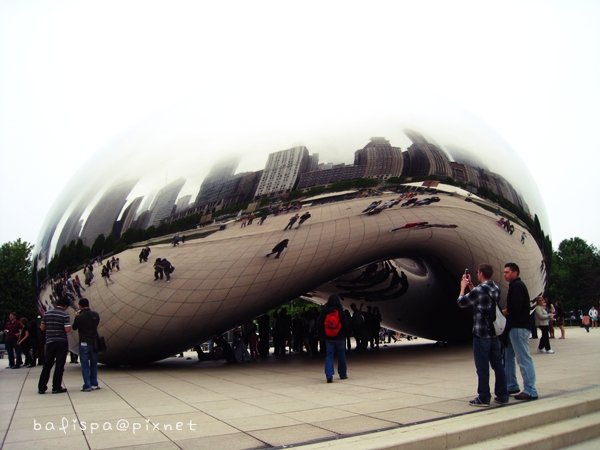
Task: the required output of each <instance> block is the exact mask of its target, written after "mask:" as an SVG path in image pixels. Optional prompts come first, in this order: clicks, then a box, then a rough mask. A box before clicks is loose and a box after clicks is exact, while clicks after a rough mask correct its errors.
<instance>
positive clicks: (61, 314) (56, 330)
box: [42, 308, 71, 344]
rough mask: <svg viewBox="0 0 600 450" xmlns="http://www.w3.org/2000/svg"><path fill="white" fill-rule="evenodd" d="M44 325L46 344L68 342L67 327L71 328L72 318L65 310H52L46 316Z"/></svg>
mask: <svg viewBox="0 0 600 450" xmlns="http://www.w3.org/2000/svg"><path fill="white" fill-rule="evenodd" d="M42 323H43V324H44V326H45V327H46V344H50V343H51V342H67V332H66V331H65V327H70V326H71V318H70V317H69V314H68V313H67V312H66V311H65V310H63V309H61V308H55V309H51V310H50V311H48V312H46V314H44V320H43V321H42Z"/></svg>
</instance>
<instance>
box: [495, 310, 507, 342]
mask: <svg viewBox="0 0 600 450" xmlns="http://www.w3.org/2000/svg"><path fill="white" fill-rule="evenodd" d="M505 328H506V317H504V314H502V311H500V308H499V307H498V303H496V318H495V319H494V331H495V332H496V336H500V335H502V333H504V329H505Z"/></svg>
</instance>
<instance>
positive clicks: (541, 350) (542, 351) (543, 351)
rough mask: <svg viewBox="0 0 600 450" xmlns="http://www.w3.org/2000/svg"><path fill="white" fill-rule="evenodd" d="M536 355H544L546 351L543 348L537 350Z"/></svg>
mask: <svg viewBox="0 0 600 450" xmlns="http://www.w3.org/2000/svg"><path fill="white" fill-rule="evenodd" d="M538 353H546V349H545V348H538Z"/></svg>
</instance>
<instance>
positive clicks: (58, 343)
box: [38, 297, 71, 394]
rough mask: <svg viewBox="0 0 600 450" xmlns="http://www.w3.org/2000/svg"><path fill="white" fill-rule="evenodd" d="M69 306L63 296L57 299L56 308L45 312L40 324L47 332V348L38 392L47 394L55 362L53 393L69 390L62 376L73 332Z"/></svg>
mask: <svg viewBox="0 0 600 450" xmlns="http://www.w3.org/2000/svg"><path fill="white" fill-rule="evenodd" d="M68 307H69V302H68V300H67V299H65V298H62V297H61V298H59V299H58V300H57V301H56V308H54V309H51V310H50V311H47V312H46V314H44V319H43V320H42V324H41V325H40V329H41V330H42V331H45V332H46V350H45V356H44V367H43V368H42V373H40V379H39V381H38V394H45V393H46V391H47V390H48V380H49V379H50V371H51V370H52V367H53V366H54V363H56V367H54V375H53V377H52V393H53V394H61V393H63V392H67V389H66V388H64V387H62V378H63V372H64V370H65V362H66V361H67V353H69V342H68V340H67V334H68V333H70V332H71V319H70V318H69V314H67V311H66V310H67V308H68Z"/></svg>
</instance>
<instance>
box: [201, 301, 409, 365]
mask: <svg viewBox="0 0 600 450" xmlns="http://www.w3.org/2000/svg"><path fill="white" fill-rule="evenodd" d="M351 309H352V312H350V311H348V310H345V311H344V314H345V315H346V323H348V324H350V325H349V327H348V329H347V330H345V331H344V336H345V337H346V351H354V352H362V351H368V350H378V349H379V346H380V344H385V343H391V342H392V340H393V342H398V341H399V340H401V339H402V338H406V339H407V340H411V339H413V337H412V336H409V335H405V334H402V333H399V332H397V331H394V330H391V329H387V328H382V327H381V314H380V312H379V309H378V308H377V307H371V306H367V308H366V309H364V310H363V305H362V304H361V305H360V307H357V306H356V305H355V304H352V305H351ZM318 319H319V309H316V308H311V309H309V310H307V311H304V312H303V313H301V314H296V315H294V316H292V315H290V314H289V312H288V310H287V308H286V307H283V308H281V309H279V310H277V311H274V312H273V313H272V316H269V315H267V314H263V315H261V316H259V317H258V318H256V320H255V321H251V322H248V323H246V324H244V325H242V326H239V327H237V328H234V329H233V330H230V332H228V333H225V334H223V335H217V336H214V337H213V338H212V339H211V340H209V341H208V342H206V343H204V345H197V346H195V347H194V348H193V350H195V351H196V352H197V354H198V359H199V360H200V361H203V360H214V359H217V360H218V359H224V360H226V361H227V362H231V363H234V362H246V361H252V360H256V359H258V358H261V357H263V358H264V357H268V356H269V355H270V354H271V348H272V349H273V350H272V354H273V355H274V356H277V357H281V356H285V355H291V354H306V355H309V356H317V355H322V354H323V353H324V351H325V343H324V337H323V335H322V334H323V333H322V330H321V328H322V324H320V323H319V322H318Z"/></svg>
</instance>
